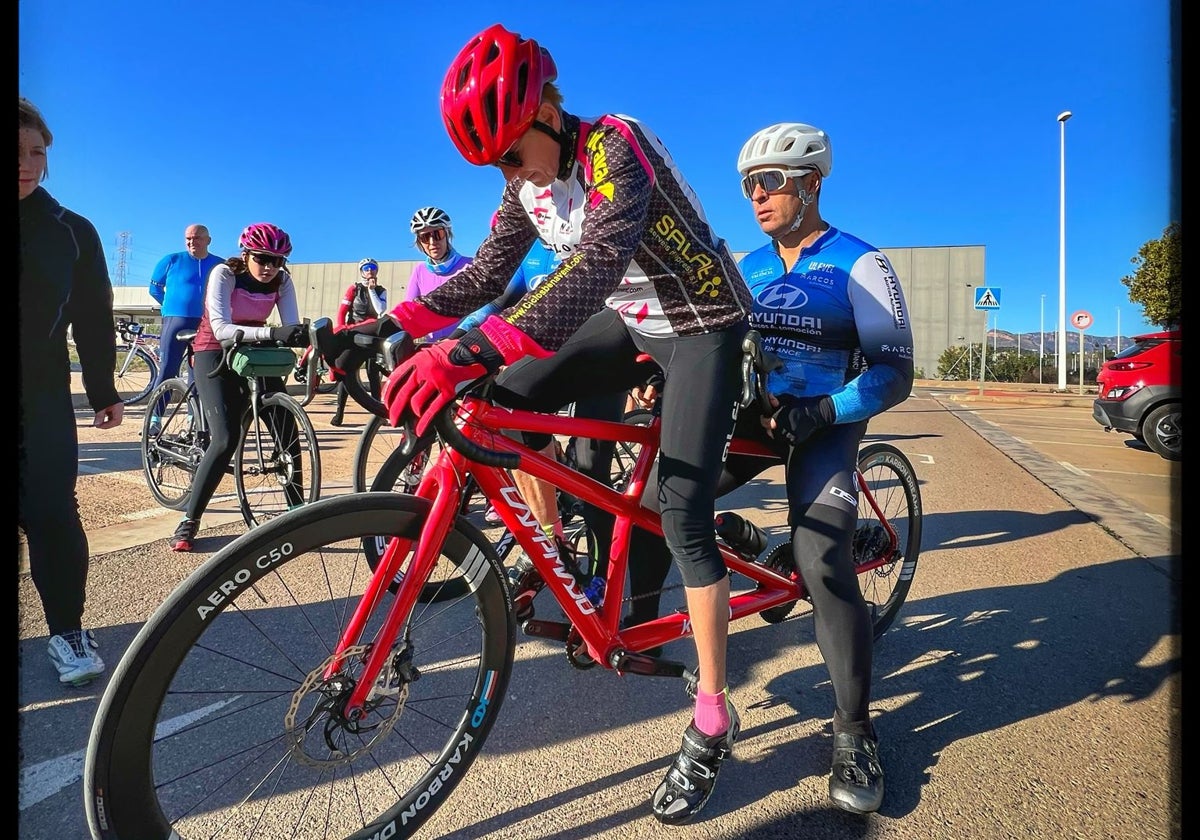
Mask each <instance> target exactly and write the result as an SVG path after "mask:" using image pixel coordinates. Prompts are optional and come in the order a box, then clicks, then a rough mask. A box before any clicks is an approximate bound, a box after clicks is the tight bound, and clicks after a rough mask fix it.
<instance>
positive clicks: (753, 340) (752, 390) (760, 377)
mask: <svg viewBox="0 0 1200 840" xmlns="http://www.w3.org/2000/svg"><path fill="white" fill-rule="evenodd" d="M782 367H783V361H782V360H780V358H779V357H778V356H776V355H775V354H774V353H768V352H766V351H765V350H763V349H762V334H761V333H759V331H758V330H750V331H749V332H747V333H746V337H745V338H743V339H742V398H741V401H740V402H739V405H741V407H742V408H749V407H750V406H751V405H753V404H754V402H755V401H756V400H757V401H758V405H759V407H760V408H761V409H762V411H763V414H766V415H767V416H770V415H771V414H772V413H774V411H775V409H774V408H773V407H772V406H771V400H770V398H769V397H768V396H767V375H768V374H769V373H771V371H774V370H779V369H780V368H782Z"/></svg>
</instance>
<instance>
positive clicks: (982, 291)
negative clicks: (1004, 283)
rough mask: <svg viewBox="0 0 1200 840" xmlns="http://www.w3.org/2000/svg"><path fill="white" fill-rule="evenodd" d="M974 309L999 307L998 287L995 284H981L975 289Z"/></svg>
mask: <svg viewBox="0 0 1200 840" xmlns="http://www.w3.org/2000/svg"><path fill="white" fill-rule="evenodd" d="M975 308H976V309H999V308H1000V289H999V288H997V287H996V286H981V287H979V288H978V289H976V290H975Z"/></svg>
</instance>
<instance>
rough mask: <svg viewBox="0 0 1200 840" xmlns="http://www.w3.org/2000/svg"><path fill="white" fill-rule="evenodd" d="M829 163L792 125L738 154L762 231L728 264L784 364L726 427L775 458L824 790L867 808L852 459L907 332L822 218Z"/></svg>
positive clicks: (870, 263) (851, 806) (893, 280)
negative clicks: (797, 583)
mask: <svg viewBox="0 0 1200 840" xmlns="http://www.w3.org/2000/svg"><path fill="white" fill-rule="evenodd" d="M832 166H833V151H832V148H831V146H830V143H829V137H828V136H827V135H826V134H825V132H823V131H821V130H820V129H819V128H814V127H813V126H811V125H806V124H804V123H777V124H775V125H771V126H768V127H766V128H764V129H762V130H761V131H758V132H756V133H755V134H754V135H753V136H752V137H750V139H749V140H747V141H746V143H745V144H744V145H743V146H742V149H741V152H740V154H739V155H738V161H737V168H738V172H739V173H741V175H742V181H741V184H742V194H743V195H744V196H745V197H746V198H747V199H748V200H749V202H750V206H751V209H752V210H753V211H754V216H755V219H756V220H757V222H758V225H759V227H760V228H762V231H763V233H765V234H766V235H767V236H769V237H770V238H771V241H770V242H768V243H767V244H766V245H763V246H762V247H761V248H759V249H758V250H756V251H752V252H750V253H749V254H747V255H746V256H745V257H743V258H742V260H741V262H740V267H741V270H742V276H743V277H745V279H746V283H747V285H748V286H749V287H750V292H751V294H752V295H753V297H754V304H753V308H752V309H751V313H750V324H751V326H752V327H753V328H755V329H757V330H758V331H759V332H760V333H761V334H762V336H763V349H764V351H766V352H768V353H773V354H775V356H777V357H778V358H779V359H780V360H781V361H782V362H783V367H782V369H780V370H778V371H776V372H774V373H772V374H771V375H770V378H769V380H768V390H769V392H770V394H771V403H772V405H773V406H774V408H775V411H774V413H773V414H771V416H769V417H765V416H763V415H762V414H761V413H760V412H758V411H757V410H754V409H751V410H748V411H743V412H742V413H741V416H739V418H738V428H739V433H740V434H745V435H752V434H754V433H756V432H757V433H758V434H759V435H763V434H765V435H767V436H768V437H769V438H770V440H771V441H773V442H774V443H775V445H776V446H777V448H778V449H779V451H780V454H781V456H782V457H783V458H784V459H785V463H786V467H785V469H786V474H785V475H786V482H787V495H788V525H789V527H790V528H791V530H792V533H791V537H792V548H793V559H794V561H795V564H796V569H797V571H798V572H799V574H800V575H801V576H802V577H803V578H804V583H805V586H806V587H807V588H808V591H809V593H810V596H811V599H812V603H813V617H814V621H815V625H816V638H817V647H819V648H820V650H821V656H822V657H823V658H824V660H825V664H826V667H828V669H829V676H830V680H831V682H832V683H833V693H834V698H835V705H836V708H835V709H834V713H833V738H834V740H833V768H832V773H831V775H830V779H829V797H830V799H832V800H833V802H834V803H835V804H837V805H838V806H839V807H841V808H843V809H845V810H847V811H851V812H854V813H869V812H871V811H876V810H878V809H879V806H880V804H881V803H882V802H883V768H882V766H881V764H880V760H879V742H878V738H877V735H876V732H875V728H874V726H873V724H872V722H871V717H870V710H869V703H870V699H871V657H872V652H873V631H872V627H871V616H870V614H869V612H868V609H867V605H866V602H865V601H864V600H863V597H862V592H861V590H860V589H859V585H858V581H857V579H856V576H855V571H854V562H853V557H852V556H851V548H852V541H853V537H854V530H855V525H856V522H857V510H858V486H857V484H856V482H855V468H856V466H857V462H858V450H859V447H860V446H861V444H862V439H863V435H864V434H865V433H866V431H867V422H868V421H869V420H870V418H872V417H874V416H875V415H877V414H879V413H881V412H883V411H886V410H887V409H889V408H891V407H893V406H895V405H898V404H899V403H901V402H903V401H904V400H905V399H907V398H908V395H909V393H910V392H911V391H912V383H913V338H912V324H911V321H910V320H909V317H908V309H907V305H906V304H905V300H904V292H903V290H902V289H901V287H900V281H899V279H898V278H897V277H896V272H895V270H894V269H893V268H892V265H891V263H890V262H889V261H888V258H887V257H886V256H884V254H883V253H881V252H880V251H879V250H878V249H877V248H875V247H874V246H872V245H868V244H867V243H866V242H863V241H862V240H861V239H858V238H856V237H854V236H851V235H850V234H848V233H845V232H843V231H840V230H838V229H837V228H835V227H833V226H832V225H830V224H829V223H828V222H826V221H825V220H824V219H823V218H822V217H821V209H820V200H821V192H822V189H823V187H824V183H825V179H826V178H827V177H828V176H829V172H830V170H831V168H832ZM667 387H668V388H670V384H669V383H668V385H667ZM761 460H762V459H758V458H750V457H743V458H737V457H732V456H731V457H730V458H729V459H728V460H727V462H726V465H725V469H726V475H727V477H732V480H733V482H734V483H735V484H744V483H745V482H746V481H749V480H750V479H751V478H752V477H753V476H754V475H755V474H757V472H759V471H760V470H761V469H762V465H761ZM727 489H729V488H728V487H727V486H724V487H723V488H722V492H724V491H725V490H727Z"/></svg>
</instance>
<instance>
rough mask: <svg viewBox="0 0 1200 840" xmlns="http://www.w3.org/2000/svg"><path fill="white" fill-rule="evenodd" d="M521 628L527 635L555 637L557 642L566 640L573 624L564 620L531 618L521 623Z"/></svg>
mask: <svg viewBox="0 0 1200 840" xmlns="http://www.w3.org/2000/svg"><path fill="white" fill-rule="evenodd" d="M521 630H522V632H524V633H525V635H526V636H538V637H540V638H543V639H554V640H555V641H556V642H565V641H566V640H567V635H568V634H569V633H570V632H571V625H570V624H566V623H565V622H562V621H542V620H541V619H537V618H531V619H529V620H528V621H526V622H525V623H524V624H522V625H521Z"/></svg>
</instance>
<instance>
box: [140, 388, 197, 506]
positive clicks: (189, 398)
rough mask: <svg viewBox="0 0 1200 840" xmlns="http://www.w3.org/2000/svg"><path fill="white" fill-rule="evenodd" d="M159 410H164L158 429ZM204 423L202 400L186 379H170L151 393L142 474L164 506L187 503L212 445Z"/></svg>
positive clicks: (143, 430)
mask: <svg viewBox="0 0 1200 840" xmlns="http://www.w3.org/2000/svg"><path fill="white" fill-rule="evenodd" d="M156 410H158V411H159V412H160V413H159V415H158V416H159V417H160V420H159V422H158V424H157V425H158V428H157V429H156V428H154V427H155V423H154V416H155V411H156ZM202 423H203V419H202V415H201V413H200V400H199V398H198V397H197V396H196V392H195V391H194V390H192V389H190V388H189V387H188V384H187V381H186V380H183V379H168V380H166V381H165V382H163V383H162V384H161V385H159V386H158V387H157V388H155V389H154V393H152V394H151V395H150V398H149V402H148V404H147V409H146V414H145V416H144V417H143V418H142V474H143V475H144V476H145V478H146V486H147V487H149V488H150V494H151V495H152V496H154V499H155V501H157V502H158V503H159V504H160V505H162V506H163V507H166V508H170V509H171V510H183V509H184V508H185V507H187V503H188V499H189V498H190V497H191V495H192V481H193V480H194V479H195V477H196V468H197V467H198V466H200V461H201V459H202V458H204V450H205V449H206V448H207V446H208V439H207V434H206V433H205V432H204V430H203V429H202V428H201V424H202Z"/></svg>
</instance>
